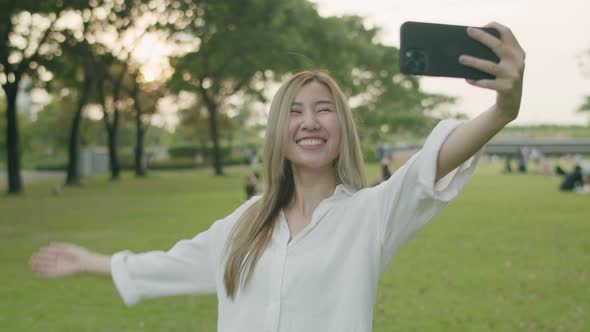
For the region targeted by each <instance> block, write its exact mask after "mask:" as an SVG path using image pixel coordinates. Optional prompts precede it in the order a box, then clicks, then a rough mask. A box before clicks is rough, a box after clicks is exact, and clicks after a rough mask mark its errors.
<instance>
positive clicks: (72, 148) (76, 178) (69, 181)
mask: <svg viewBox="0 0 590 332" xmlns="http://www.w3.org/2000/svg"><path fill="white" fill-rule="evenodd" d="M86 70H87V69H86ZM91 88H92V77H91V76H90V75H89V74H88V72H86V73H85V74H84V83H83V86H82V91H81V92H80V96H79V97H78V105H77V108H76V113H75V114H74V119H73V120H72V126H71V128H70V143H69V148H68V149H69V153H68V170H67V175H66V185H67V186H77V185H79V184H80V172H79V170H78V167H79V165H78V148H79V140H80V122H81V120H82V109H83V108H84V106H85V105H86V103H87V101H88V96H89V95H90V90H91Z"/></svg>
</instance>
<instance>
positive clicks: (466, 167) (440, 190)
mask: <svg viewBox="0 0 590 332" xmlns="http://www.w3.org/2000/svg"><path fill="white" fill-rule="evenodd" d="M462 123H463V122H462V121H459V120H444V121H441V122H440V123H439V125H438V126H436V127H435V128H434V130H433V132H432V133H431V134H430V135H429V137H428V139H427V140H426V142H425V143H424V147H423V149H422V158H423V160H422V161H421V163H420V164H421V167H420V170H419V174H418V179H419V182H420V184H421V185H422V186H423V188H424V190H425V192H426V194H427V195H429V196H431V197H432V198H434V199H436V200H439V201H442V202H450V201H452V200H453V199H454V198H455V197H457V195H459V193H460V192H461V190H463V187H465V184H467V181H468V180H469V178H470V177H471V175H472V174H473V172H474V171H475V168H476V166H477V163H478V161H479V158H480V156H481V154H482V152H483V149H481V150H479V151H478V152H477V153H476V154H475V155H473V156H472V157H471V158H469V159H467V160H466V161H465V162H464V163H463V164H461V165H459V166H458V167H456V168H455V169H454V170H452V171H451V172H449V174H447V175H445V176H444V177H442V178H440V179H439V180H438V181H437V182H436V183H435V182H434V180H435V178H436V164H437V161H438V153H439V151H440V149H441V147H442V145H443V143H444V142H445V140H446V139H447V137H448V136H449V135H450V134H451V133H452V132H453V130H455V129H456V128H457V127H458V126H459V125H461V124H462Z"/></svg>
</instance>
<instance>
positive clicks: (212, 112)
mask: <svg viewBox="0 0 590 332" xmlns="http://www.w3.org/2000/svg"><path fill="white" fill-rule="evenodd" d="M207 110H208V111H209V127H210V128H211V141H212V142H213V166H214V168H215V175H223V165H222V156H221V151H220V149H219V134H218V133H217V105H216V104H215V103H214V102H212V101H211V100H207Z"/></svg>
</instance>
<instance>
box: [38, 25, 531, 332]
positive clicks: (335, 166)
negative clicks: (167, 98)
mask: <svg viewBox="0 0 590 332" xmlns="http://www.w3.org/2000/svg"><path fill="white" fill-rule="evenodd" d="M494 27H495V28H496V29H497V30H498V31H500V34H501V38H500V39H497V38H495V37H493V36H491V35H487V34H486V33H485V32H484V31H481V30H477V31H470V32H469V35H470V36H472V38H474V39H476V40H478V41H480V42H482V43H483V44H485V45H487V46H489V47H490V48H492V49H493V50H494V52H495V53H496V54H497V55H498V56H499V57H500V59H501V61H500V64H498V66H497V67H494V68H492V69H491V70H493V71H494V72H495V73H496V77H497V79H496V80H481V81H476V82H471V84H473V85H475V86H479V87H483V88H487V89H492V90H495V91H496V92H497V101H498V103H497V104H496V105H494V106H493V107H492V108H490V109H489V110H487V111H484V112H482V114H481V115H480V116H478V117H477V118H476V119H473V120H471V121H467V122H459V121H454V120H443V121H441V122H440V123H439V124H438V125H437V126H436V127H435V128H434V130H433V131H432V133H431V134H430V135H429V136H428V138H427V140H426V142H425V143H424V145H423V147H422V149H421V151H420V152H418V153H417V154H416V155H414V156H413V157H412V158H411V159H410V160H409V161H407V162H406V163H405V164H404V165H403V166H402V167H401V168H399V169H398V170H397V171H396V172H395V173H394V174H393V175H391V177H390V178H389V179H387V180H386V181H383V182H382V183H380V184H379V185H376V186H374V187H371V188H367V183H366V180H365V177H364V169H363V165H364V163H363V158H362V155H361V149H360V144H359V138H358V135H357V132H356V127H355V124H354V121H353V119H352V115H351V111H350V109H349V108H348V106H347V103H346V98H345V97H344V95H343V94H342V92H341V91H340V89H339V88H338V85H337V84H336V82H334V80H333V79H332V78H331V77H330V76H329V75H327V74H326V73H317V72H309V71H306V72H301V73H298V74H295V75H294V76H292V77H291V78H290V79H288V80H287V81H286V82H285V83H283V85H282V86H281V87H280V88H279V90H278V92H277V93H276V95H275V97H274V99H273V101H272V104H271V108H270V112H269V118H268V129H267V133H266V135H267V136H266V140H265V143H264V144H265V146H264V154H263V165H264V167H263V172H264V173H263V174H264V180H265V182H266V190H265V191H264V192H263V193H262V195H261V196H255V197H253V198H251V199H250V200H248V201H247V202H246V203H244V204H243V205H242V206H240V207H239V208H237V209H236V210H235V211H234V212H233V213H232V214H230V215H229V216H227V217H225V218H223V219H221V220H218V221H217V222H215V223H213V224H212V225H211V227H210V228H209V229H208V230H207V231H205V232H202V233H200V234H198V235H197V236H196V237H194V238H193V239H190V240H183V241H180V242H178V243H177V244H176V245H175V246H174V247H173V248H172V249H170V250H169V251H167V252H162V251H151V252H146V253H140V254H134V253H132V252H130V251H121V252H118V253H116V254H114V255H113V256H107V255H100V254H97V253H94V252H90V251H87V250H86V249H84V248H81V247H78V246H73V245H53V246H49V247H46V248H42V249H41V250H40V251H39V252H38V253H35V254H34V255H33V257H32V260H31V265H32V269H33V271H35V272H36V273H38V274H40V275H42V276H47V277H61V276H66V275H73V274H78V273H82V272H90V273H101V274H106V275H111V276H112V279H113V281H114V284H115V286H116V288H117V290H118V291H119V294H120V295H121V297H122V298H123V301H124V302H125V303H126V304H128V305H133V304H136V303H137V302H139V301H140V300H142V299H145V298H150V297H161V296H169V295H177V294H205V293H216V294H217V298H218V323H217V327H218V330H219V331H283V332H290V331H370V330H371V324H372V318H373V317H372V316H373V304H374V302H375V296H376V293H377V286H378V282H379V278H380V277H381V275H382V273H383V272H384V271H385V269H386V267H387V266H388V265H389V263H390V262H391V260H392V258H393V257H394V255H395V254H396V253H397V251H398V250H399V249H400V248H401V247H402V246H403V245H404V244H405V243H406V242H407V241H408V240H410V239H411V238H412V237H413V236H414V234H416V232H418V231H419V230H420V229H422V228H423V227H424V226H425V225H426V224H428V223H429V222H430V221H432V220H433V218H434V217H435V216H436V215H437V214H438V213H439V212H440V211H442V209H443V208H444V207H446V206H447V204H448V203H449V202H450V201H452V200H453V199H454V198H456V197H457V195H458V194H459V193H460V192H461V190H462V189H463V187H464V186H465V184H466V183H467V181H468V179H469V178H470V177H471V175H472V174H473V171H474V169H475V166H476V164H477V160H478V156H479V154H478V151H480V150H481V148H482V147H483V145H484V144H485V143H486V142H487V141H488V140H489V139H490V138H491V137H492V136H493V135H494V134H495V133H497V132H498V130H500V129H501V128H502V127H503V126H504V125H506V124H507V123H508V122H510V121H511V120H513V119H514V118H515V117H516V116H517V114H518V110H519V106H520V94H521V87H522V75H523V70H524V52H522V50H521V49H520V47H519V46H518V43H517V42H516V39H515V38H514V36H513V35H512V33H511V32H510V30H508V29H507V28H505V27H503V26H501V25H499V24H495V23H494ZM463 63H465V65H467V66H472V67H476V68H479V69H482V70H484V71H485V70H486V68H485V67H486V66H484V65H482V64H481V62H480V61H478V59H474V58H467V59H466V60H465V61H464V62H463Z"/></svg>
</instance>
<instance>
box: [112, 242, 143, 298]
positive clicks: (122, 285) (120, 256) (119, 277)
mask: <svg viewBox="0 0 590 332" xmlns="http://www.w3.org/2000/svg"><path fill="white" fill-rule="evenodd" d="M131 254H132V253H131V252H130V251H128V250H125V251H121V252H118V253H116V254H114V255H113V256H112V257H111V275H112V278H113V282H114V284H115V288H116V289H117V291H118V292H119V295H120V296H121V299H122V300H123V302H124V303H125V304H126V305H127V306H133V305H135V304H137V303H138V302H139V301H140V300H141V298H140V296H139V291H138V289H137V287H136V285H135V284H134V283H133V280H132V279H131V274H130V273H129V270H128V268H127V265H126V262H125V261H126V259H127V258H128V256H129V255H131Z"/></svg>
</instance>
